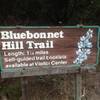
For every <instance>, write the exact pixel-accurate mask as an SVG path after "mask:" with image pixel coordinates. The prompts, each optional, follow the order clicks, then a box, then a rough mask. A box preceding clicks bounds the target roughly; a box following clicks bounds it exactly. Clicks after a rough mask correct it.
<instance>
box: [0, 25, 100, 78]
mask: <svg viewBox="0 0 100 100" xmlns="http://www.w3.org/2000/svg"><path fill="white" fill-rule="evenodd" d="M98 34H99V28H98V27H95V26H94V27H93V26H88V27H86V26H84V27H74V26H73V27H64V26H63V27H60V26H59V27H1V28H0V66H1V75H2V77H4V78H7V77H22V76H33V75H46V74H62V73H68V72H72V71H75V70H76V69H78V68H79V67H81V66H83V67H86V66H88V67H91V66H94V65H96V64H97V63H98V51H99V50H98V45H99V44H98V36H99V35H98Z"/></svg>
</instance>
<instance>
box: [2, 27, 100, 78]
mask: <svg viewBox="0 0 100 100" xmlns="http://www.w3.org/2000/svg"><path fill="white" fill-rule="evenodd" d="M59 27H61V28H97V29H98V33H97V56H96V63H95V64H86V65H80V64H69V65H67V66H70V67H72V68H73V69H75V70H76V69H79V68H81V67H82V66H84V68H85V69H91V68H93V69H94V68H95V66H96V65H98V63H99V54H100V47H99V46H100V27H99V26H83V25H77V26H0V29H1V28H2V29H3V28H4V29H5V28H10V29H11V28H13V29H14V28H48V29H49V28H59ZM0 52H1V51H0ZM0 54H1V53H0ZM2 61H3V60H2V56H1V55H0V71H1V75H2V74H4V77H5V76H6V77H7V75H8V74H7V75H6V73H7V72H8V73H10V72H11V73H13V72H15V73H17V72H18V71H20V75H21V76H24V72H23V71H25V70H27V69H29V68H23V67H22V68H8V69H4V68H3V66H2V65H3V64H2ZM63 67H65V66H63ZM70 67H69V69H70ZM32 68H33V67H32ZM55 68H57V66H56V67H55ZM58 68H60V66H58ZM82 68H83V67H82ZM33 69H34V68H33ZM44 69H45V67H44ZM47 69H50V68H47ZM47 69H46V70H47ZM52 69H53V68H52ZM21 70H22V71H21ZM58 72H59V71H58ZM26 73H28V72H26ZM60 73H61V74H62V73H67V68H66V71H65V72H60ZM45 74H47V73H45ZM45 74H43V75H45ZM50 74H58V73H57V72H55V73H53V72H51V73H50ZM9 76H10V75H9ZM11 76H13V75H11ZM28 76H29V75H28ZM13 77H14V76H13ZM15 77H19V75H18V76H17V74H16V76H15Z"/></svg>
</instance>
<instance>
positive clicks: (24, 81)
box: [21, 78, 29, 100]
mask: <svg viewBox="0 0 100 100" xmlns="http://www.w3.org/2000/svg"><path fill="white" fill-rule="evenodd" d="M27 87H28V80H27V79H26V78H21V88H22V100H29V96H28V90H27Z"/></svg>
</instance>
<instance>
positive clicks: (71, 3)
mask: <svg viewBox="0 0 100 100" xmlns="http://www.w3.org/2000/svg"><path fill="white" fill-rule="evenodd" d="M6 4H7V5H6ZM99 11H100V0H10V1H8V0H0V25H17V24H20V25H35V26H36V25H39V26H40V25H76V24H79V23H83V24H99V23H100V18H99V17H100V13H99Z"/></svg>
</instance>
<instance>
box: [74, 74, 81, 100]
mask: <svg viewBox="0 0 100 100" xmlns="http://www.w3.org/2000/svg"><path fill="white" fill-rule="evenodd" d="M75 77H76V79H75V100H81V90H82V76H81V74H80V73H76V76H75Z"/></svg>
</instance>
